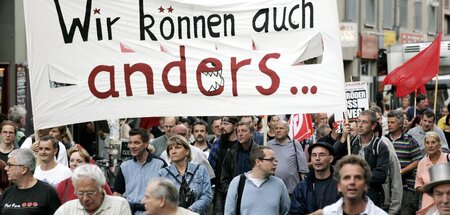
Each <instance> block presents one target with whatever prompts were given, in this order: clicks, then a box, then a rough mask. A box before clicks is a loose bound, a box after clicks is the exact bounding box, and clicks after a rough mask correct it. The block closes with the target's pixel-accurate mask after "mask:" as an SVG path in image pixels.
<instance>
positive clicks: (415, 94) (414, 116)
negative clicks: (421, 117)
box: [413, 90, 417, 120]
mask: <svg viewBox="0 0 450 215" xmlns="http://www.w3.org/2000/svg"><path fill="white" fill-rule="evenodd" d="M416 98H417V90H416V91H414V115H413V120H414V119H415V118H416V109H417V108H416V105H417V100H416Z"/></svg>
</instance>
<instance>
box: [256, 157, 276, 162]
mask: <svg viewBox="0 0 450 215" xmlns="http://www.w3.org/2000/svg"><path fill="white" fill-rule="evenodd" d="M259 159H260V160H263V161H269V162H272V163H273V162H278V160H277V159H276V158H259Z"/></svg>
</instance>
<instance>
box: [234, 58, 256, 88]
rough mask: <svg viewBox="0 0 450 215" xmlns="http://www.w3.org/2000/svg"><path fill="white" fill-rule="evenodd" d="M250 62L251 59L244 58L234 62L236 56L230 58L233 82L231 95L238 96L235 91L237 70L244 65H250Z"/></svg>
mask: <svg viewBox="0 0 450 215" xmlns="http://www.w3.org/2000/svg"><path fill="white" fill-rule="evenodd" d="M251 62H252V60H251V59H245V60H243V61H240V62H239V63H237V64H236V58H235V57H232V58H231V83H232V84H233V87H232V88H233V89H232V91H233V96H238V93H237V71H238V70H239V69H240V68H241V67H243V66H245V65H250V63H251Z"/></svg>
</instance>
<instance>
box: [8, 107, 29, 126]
mask: <svg viewBox="0 0 450 215" xmlns="http://www.w3.org/2000/svg"><path fill="white" fill-rule="evenodd" d="M26 115H27V110H26V109H25V108H24V107H22V106H20V105H14V106H12V107H11V108H9V110H8V119H9V120H11V121H13V122H15V123H17V124H18V125H21V124H22V123H21V122H20V120H21V119H22V118H24V117H26Z"/></svg>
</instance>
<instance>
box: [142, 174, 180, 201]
mask: <svg viewBox="0 0 450 215" xmlns="http://www.w3.org/2000/svg"><path fill="white" fill-rule="evenodd" d="M152 183H155V184H156V187H155V188H154V189H153V190H151V191H150V195H151V196H152V197H153V198H156V199H160V198H164V199H165V200H166V203H167V204H169V205H171V206H175V207H176V206H178V189H177V187H175V185H174V183H173V182H172V181H171V180H169V179H167V178H155V179H152V180H150V182H149V183H148V184H152Z"/></svg>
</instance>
